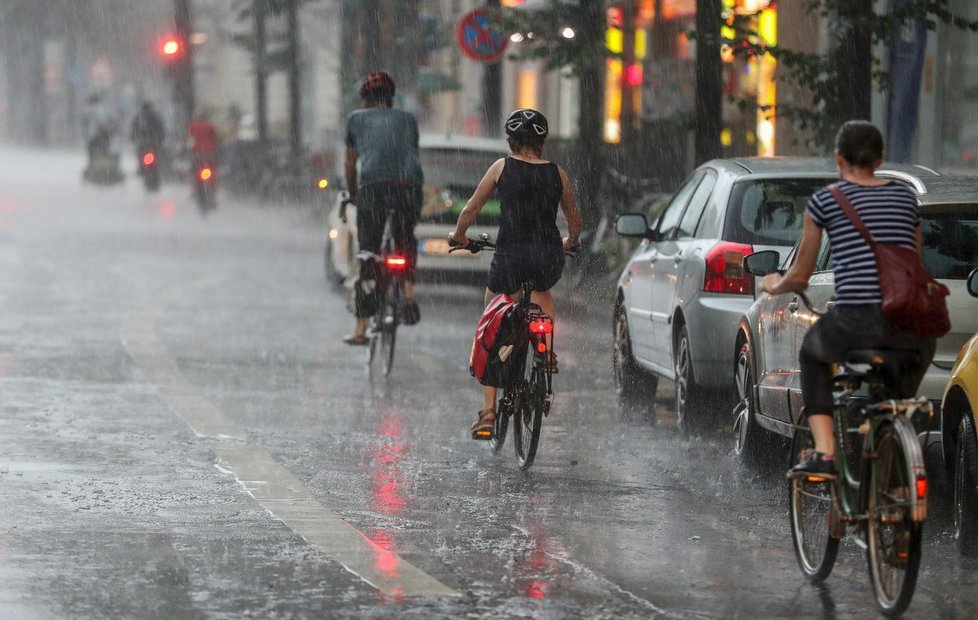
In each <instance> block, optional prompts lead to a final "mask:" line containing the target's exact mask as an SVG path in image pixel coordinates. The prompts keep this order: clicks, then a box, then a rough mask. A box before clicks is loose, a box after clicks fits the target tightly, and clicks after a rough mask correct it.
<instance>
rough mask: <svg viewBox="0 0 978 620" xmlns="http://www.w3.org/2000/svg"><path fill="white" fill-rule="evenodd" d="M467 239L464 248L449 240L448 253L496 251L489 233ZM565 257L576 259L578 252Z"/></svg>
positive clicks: (566, 253)
mask: <svg viewBox="0 0 978 620" xmlns="http://www.w3.org/2000/svg"><path fill="white" fill-rule="evenodd" d="M466 239H468V241H469V243H468V245H464V246H462V245H459V243H458V241H455V240H454V239H451V238H450V239H449V240H448V247H449V250H448V253H449V254H451V253H452V252H457V251H458V250H466V251H468V252H471V253H472V254H476V253H478V252H481V251H482V250H495V249H496V244H495V243H493V242H492V241H490V240H489V235H488V234H487V233H483V234H482V235H481V236H480V238H478V239H473V238H472V237H466ZM564 255H565V256H569V257H571V258H574V257H575V256H577V252H576V251H575V252H566V251H565V252H564Z"/></svg>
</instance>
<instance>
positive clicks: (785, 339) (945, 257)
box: [726, 170, 978, 462]
mask: <svg viewBox="0 0 978 620" xmlns="http://www.w3.org/2000/svg"><path fill="white" fill-rule="evenodd" d="M877 174H878V175H879V176H888V175H889V176H891V177H893V175H894V171H893V170H889V171H886V170H881V171H879V172H877ZM899 176H900V177H902V178H903V180H904V181H906V182H908V183H909V184H910V187H911V188H913V189H914V191H915V192H916V193H917V195H918V200H919V201H920V214H921V227H922V230H923V252H922V255H923V261H924V264H925V265H926V266H927V269H928V270H929V271H930V272H931V274H932V275H933V276H934V277H935V278H937V279H938V280H939V281H940V282H942V283H943V284H945V285H946V286H947V287H948V288H949V289H950V291H951V294H950V295H949V296H948V298H947V302H948V310H949V312H950V315H951V331H950V332H949V333H948V334H947V335H945V336H944V337H943V338H940V339H939V340H938V343H937V352H936V354H935V355H934V360H933V362H932V363H931V365H930V367H929V368H928V370H927V374H926V375H925V376H924V380H923V382H922V383H921V385H920V389H919V390H918V393H919V394H920V395H923V396H926V397H927V398H928V399H930V400H932V401H933V402H934V404H935V411H938V404H939V402H940V400H941V397H942V396H943V394H944V390H945V386H946V385H947V382H948V379H949V377H950V372H951V368H952V367H953V365H954V360H955V358H956V357H957V355H958V352H959V351H960V349H961V346H962V345H963V344H964V343H965V342H966V341H967V340H968V339H969V338H970V337H971V336H972V334H974V333H975V331H976V330H978V312H975V304H974V301H973V300H972V299H971V298H970V297H969V296H968V294H967V293H966V292H965V291H966V288H967V286H966V280H967V277H968V274H969V272H970V271H971V270H972V268H973V266H974V265H975V264H976V263H978V186H976V184H975V182H974V179H967V178H956V177H938V176H932V175H929V174H926V173H925V174H923V175H922V176H913V177H907V176H905V175H902V174H901V175H899ZM793 258H794V250H792V251H791V252H790V253H788V254H786V255H783V259H784V260H783V261H781V264H782V267H787V265H789V264H790V263H791V261H792V260H793ZM831 268H832V257H831V251H830V248H829V244H828V241H827V239H824V238H823V241H822V247H821V249H820V251H819V256H818V261H817V263H816V267H815V273H814V274H813V275H812V277H811V280H810V286H809V290H808V296H809V297H810V298H811V300H812V302H813V303H814V304H815V306H816V307H819V308H824V307H826V306H827V305H831V304H832V303H833V302H832V300H833V299H834V292H835V287H834V278H833V274H832V271H831ZM817 318H818V317H817V316H815V315H814V314H813V313H812V312H811V311H809V310H808V309H807V308H805V306H804V305H803V304H800V303H799V299H798V296H797V295H778V296H770V295H762V296H759V297H758V299H757V301H756V302H754V303H753V304H752V305H751V306H750V308H749V309H748V310H747V311H746V312H745V313H744V316H743V318H742V319H741V321H740V327H739V330H738V331H737V335H736V344H735V346H733V347H732V348H730V349H727V351H726V355H727V364H728V366H727V368H728V372H729V368H730V365H729V364H730V362H731V359H732V360H733V363H734V364H733V368H734V369H735V372H736V377H737V389H738V395H737V398H738V400H737V404H736V406H735V407H734V420H733V424H734V429H735V433H734V437H735V444H734V448H735V451H736V452H737V454H738V455H740V456H742V457H743V458H744V459H745V460H747V461H755V460H756V459H757V457H758V456H760V455H761V454H763V453H765V452H766V451H768V450H769V449H770V446H769V443H770V442H769V439H770V437H768V436H767V432H768V431H772V432H774V433H777V434H779V435H783V436H785V437H790V436H791V433H792V426H791V424H792V423H793V422H795V421H798V420H799V419H800V417H801V412H800V410H801V406H802V400H801V383H800V369H799V364H798V351H799V349H800V348H801V342H802V339H803V338H804V336H805V332H806V330H807V329H808V327H809V326H810V325H811V324H812V323H814V322H815V321H816V320H817ZM938 419H939V418H938V416H935V419H934V420H933V423H932V424H931V425H930V427H928V428H924V427H923V425H924V424H925V422H926V421H924V420H918V421H917V422H918V423H919V425H920V428H918V430H919V431H920V432H921V433H922V434H923V433H925V432H926V430H930V431H931V433H930V439H929V440H930V441H931V442H938V441H941V433H940V432H939V431H941V430H942V429H943V430H944V431H946V432H947V433H948V434H949V435H950V438H949V437H948V436H945V437H944V440H945V442H944V444H943V447H944V454H945V462H950V460H951V459H952V458H953V455H952V454H951V451H953V450H954V448H955V443H954V441H955V435H956V432H957V431H956V429H957V427H958V422H959V420H958V419H953V420H950V421H944V422H942V423H938ZM922 439H923V435H922Z"/></svg>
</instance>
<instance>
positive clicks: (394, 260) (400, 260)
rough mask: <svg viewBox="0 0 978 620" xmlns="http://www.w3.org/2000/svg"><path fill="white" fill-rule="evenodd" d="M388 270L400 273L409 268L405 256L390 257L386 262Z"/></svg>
mask: <svg viewBox="0 0 978 620" xmlns="http://www.w3.org/2000/svg"><path fill="white" fill-rule="evenodd" d="M385 262H386V263H387V268H388V269H393V270H394V271H399V270H401V269H405V268H406V267H407V264H408V263H407V259H406V258H404V257H403V256H388V257H387V258H386V260H385Z"/></svg>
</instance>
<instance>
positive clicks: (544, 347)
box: [537, 342, 547, 353]
mask: <svg viewBox="0 0 978 620" xmlns="http://www.w3.org/2000/svg"><path fill="white" fill-rule="evenodd" d="M537 351H539V352H540V353H546V352H547V343H546V342H538V343H537Z"/></svg>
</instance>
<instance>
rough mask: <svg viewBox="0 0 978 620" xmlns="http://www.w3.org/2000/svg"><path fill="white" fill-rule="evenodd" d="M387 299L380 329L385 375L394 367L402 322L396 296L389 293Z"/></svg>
mask: <svg viewBox="0 0 978 620" xmlns="http://www.w3.org/2000/svg"><path fill="white" fill-rule="evenodd" d="M387 300H388V301H387V303H386V304H385V308H384V313H383V322H382V323H381V330H380V353H381V359H382V360H383V363H384V376H385V377H387V376H389V375H390V374H391V370H392V369H393V368H394V345H396V344H397V325H398V323H399V322H400V318H399V316H398V312H397V305H396V304H397V302H396V298H395V297H393V296H391V295H388V296H387Z"/></svg>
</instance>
